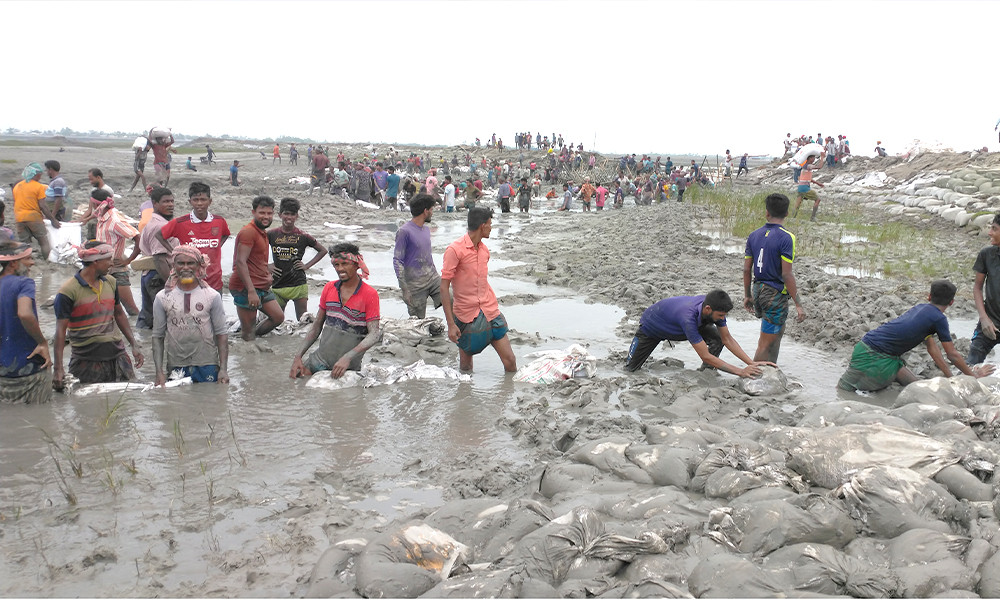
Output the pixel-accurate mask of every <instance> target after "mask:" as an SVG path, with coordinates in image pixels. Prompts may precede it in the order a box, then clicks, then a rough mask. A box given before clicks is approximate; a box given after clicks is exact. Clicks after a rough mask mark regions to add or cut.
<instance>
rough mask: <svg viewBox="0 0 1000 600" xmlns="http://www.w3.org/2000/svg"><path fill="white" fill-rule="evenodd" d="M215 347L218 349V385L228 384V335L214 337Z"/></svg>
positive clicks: (220, 334)
mask: <svg viewBox="0 0 1000 600" xmlns="http://www.w3.org/2000/svg"><path fill="white" fill-rule="evenodd" d="M215 346H216V347H217V348H218V349H219V381H218V382H219V383H229V334H226V333H219V334H216V336H215Z"/></svg>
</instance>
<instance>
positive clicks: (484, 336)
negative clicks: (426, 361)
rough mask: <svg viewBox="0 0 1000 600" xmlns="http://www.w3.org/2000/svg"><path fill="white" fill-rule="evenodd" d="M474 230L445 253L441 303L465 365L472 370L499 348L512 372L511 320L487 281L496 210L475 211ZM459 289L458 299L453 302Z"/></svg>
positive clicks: (471, 212) (472, 217)
mask: <svg viewBox="0 0 1000 600" xmlns="http://www.w3.org/2000/svg"><path fill="white" fill-rule="evenodd" d="M468 219H469V221H468V223H469V224H468V229H469V232H468V233H467V234H465V235H463V236H462V237H461V238H460V239H458V240H456V241H454V242H452V243H451V245H449V246H448V248H447V249H446V250H445V251H444V260H443V266H442V268H441V302H442V304H443V306H444V315H445V319H446V320H447V321H448V339H450V340H451V341H453V342H455V343H456V344H458V356H459V367H460V368H461V369H462V370H463V371H471V370H472V357H473V356H475V355H476V354H479V353H480V352H482V351H483V350H485V349H486V346H493V349H494V350H496V351H497V354H498V355H499V356H500V361H501V362H502V363H503V368H504V370H505V371H507V372H508V373H513V372H514V371H516V370H517V361H516V359H515V358H514V351H513V349H511V347H510V339H508V338H507V320H506V319H505V318H504V316H503V313H501V312H500V305H499V303H498V302H497V297H496V294H494V293H493V288H492V287H490V284H489V282H488V281H487V276H488V274H489V266H488V263H489V260H490V251H489V248H487V247H486V244H485V243H484V242H483V240H485V239H486V238H488V237H490V231H491V230H492V229H493V211H492V210H491V209H489V208H483V207H481V206H477V207H474V208H470V209H469V217H468ZM452 289H454V301H452Z"/></svg>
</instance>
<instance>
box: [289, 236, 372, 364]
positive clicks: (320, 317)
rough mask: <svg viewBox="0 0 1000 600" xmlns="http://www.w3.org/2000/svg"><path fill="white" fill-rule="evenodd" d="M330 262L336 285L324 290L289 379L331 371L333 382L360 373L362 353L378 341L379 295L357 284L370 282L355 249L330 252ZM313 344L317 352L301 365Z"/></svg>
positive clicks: (343, 246)
mask: <svg viewBox="0 0 1000 600" xmlns="http://www.w3.org/2000/svg"><path fill="white" fill-rule="evenodd" d="M330 262H332V263H333V268H334V269H336V271H337V277H338V279H337V280H336V281H331V282H330V283H327V284H326V286H325V287H324V288H323V293H322V294H321V295H320V298H319V309H318V310H317V311H316V320H315V321H313V324H312V327H310V328H309V333H308V334H306V341H305V344H303V346H302V349H301V350H299V352H298V354H296V355H295V360H293V361H292V371H291V373H290V374H289V377H292V378H293V379H294V378H296V377H308V376H310V375H312V374H313V373H316V372H317V371H330V376H331V377H333V378H334V379H337V378H340V377H341V376H343V375H344V373H346V372H347V371H360V370H361V359H363V358H364V356H365V352H367V351H368V349H369V348H371V347H372V346H374V345H375V344H376V343H378V341H379V339H380V338H381V330H380V329H379V319H380V315H379V297H378V292H377V291H375V288H373V287H372V286H370V285H368V284H367V283H365V282H364V281H361V280H362V279H363V278H364V279H367V278H368V266H367V265H366V264H365V260H364V257H362V256H361V251H360V250H359V249H358V247H357V246H355V245H354V244H349V243H340V244H337V245H336V246H334V247H333V248H331V249H330ZM317 339H319V347H317V348H316V350H314V351H313V352H312V354H310V355H309V357H308V358H306V359H305V360H304V361H303V359H302V357H303V356H304V355H305V353H306V352H307V351H308V350H309V348H310V347H311V346H312V345H313V342H315V341H316V340H317Z"/></svg>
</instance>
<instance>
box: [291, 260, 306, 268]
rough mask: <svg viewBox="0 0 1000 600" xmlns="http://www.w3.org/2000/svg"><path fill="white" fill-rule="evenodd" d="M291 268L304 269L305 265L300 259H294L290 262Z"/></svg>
mask: <svg viewBox="0 0 1000 600" xmlns="http://www.w3.org/2000/svg"><path fill="white" fill-rule="evenodd" d="M292 268H293V269H295V270H296V271H305V270H306V265H305V263H303V262H302V261H301V260H296V261H295V262H294V263H293V264H292Z"/></svg>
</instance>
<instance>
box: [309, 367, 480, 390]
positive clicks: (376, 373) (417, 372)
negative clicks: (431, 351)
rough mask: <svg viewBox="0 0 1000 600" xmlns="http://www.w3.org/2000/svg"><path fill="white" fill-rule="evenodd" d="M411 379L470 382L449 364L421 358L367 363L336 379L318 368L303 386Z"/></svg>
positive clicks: (331, 386) (372, 384) (344, 385)
mask: <svg viewBox="0 0 1000 600" xmlns="http://www.w3.org/2000/svg"><path fill="white" fill-rule="evenodd" d="M413 379H454V380H456V381H471V380H472V376H470V375H468V374H467V373H462V372H461V371H459V370H457V369H454V368H452V367H438V366H434V365H428V364H426V363H425V362H424V361H423V360H418V361H417V362H415V363H413V364H409V365H406V366H405V367H401V366H394V365H387V366H383V365H374V364H372V365H367V366H364V367H362V368H361V371H347V372H346V373H344V374H343V375H342V376H341V377H340V378H339V379H334V378H333V377H331V376H330V371H320V372H318V373H315V374H313V376H312V377H310V378H309V381H307V382H306V387H308V388H316V389H324V390H340V389H344V388H350V387H356V386H361V387H366V388H370V387H375V386H379V385H389V384H393V383H399V382H401V381H409V380H413Z"/></svg>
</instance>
